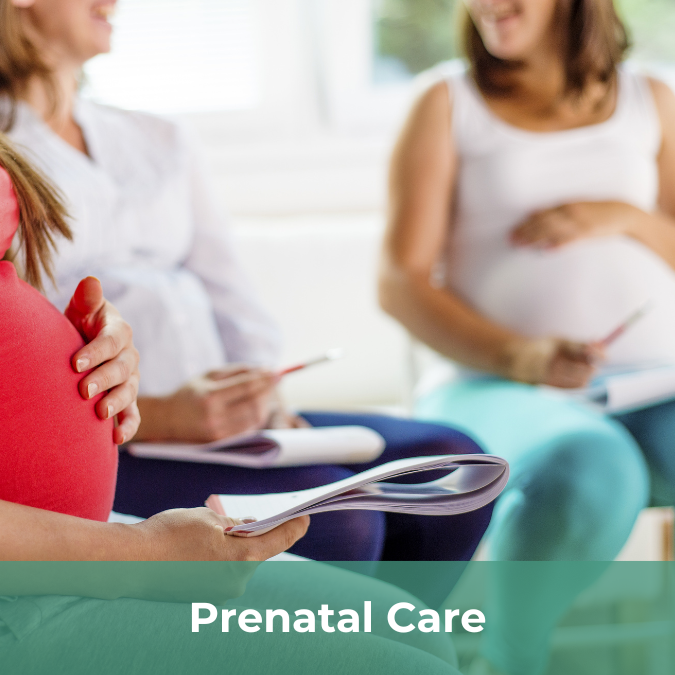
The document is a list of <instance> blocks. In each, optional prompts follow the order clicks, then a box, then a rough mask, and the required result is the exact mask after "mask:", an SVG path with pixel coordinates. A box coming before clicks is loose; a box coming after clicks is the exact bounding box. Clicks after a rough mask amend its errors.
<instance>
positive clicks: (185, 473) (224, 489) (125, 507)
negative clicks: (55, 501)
mask: <svg viewBox="0 0 675 675" xmlns="http://www.w3.org/2000/svg"><path fill="white" fill-rule="evenodd" d="M353 473H354V472H353V471H350V470H349V469H348V468H345V467H340V466H328V465H316V466H306V467H293V468H280V469H246V468H242V467H237V466H224V465H222V464H199V463H196V462H174V461H170V460H159V459H144V458H139V457H132V456H131V455H129V454H128V453H125V452H122V453H120V461H119V469H118V474H117V490H116V493H115V506H114V510H115V511H117V512H119V513H129V514H132V515H135V516H140V517H142V518H149V517H150V516H152V515H153V514H155V513H158V512H159V511H164V510H166V509H172V508H193V507H196V506H203V505H204V501H205V500H206V499H207V498H208V497H209V495H211V494H265V493H271V492H292V491H295V490H306V489H309V488H313V487H318V486H320V485H326V484H327V483H332V482H334V481H337V480H342V479H343V478H348V477H349V476H352V475H353Z"/></svg>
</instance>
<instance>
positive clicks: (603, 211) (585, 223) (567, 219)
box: [511, 202, 641, 249]
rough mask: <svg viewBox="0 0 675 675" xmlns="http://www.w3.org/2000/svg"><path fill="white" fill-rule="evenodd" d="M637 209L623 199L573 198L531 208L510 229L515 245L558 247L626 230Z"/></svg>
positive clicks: (626, 231) (637, 214) (633, 222)
mask: <svg viewBox="0 0 675 675" xmlns="http://www.w3.org/2000/svg"><path fill="white" fill-rule="evenodd" d="M640 213H641V212H640V210H639V209H638V208H636V207H635V206H631V205H630V204H625V203H623V202H576V203H572V204H563V205H562V206H557V207H555V208H551V209H544V210H542V211H535V212H534V213H533V214H532V215H530V216H529V218H527V219H526V220H525V221H523V222H522V223H521V224H520V225H518V226H517V227H516V228H515V229H514V230H513V231H512V232H511V242H512V243H513V244H515V245H516V246H533V247H535V248H540V249H552V248H558V247H560V246H563V245H565V244H569V243H571V242H573V241H576V240H578V239H585V238H590V237H607V236H612V235H616V234H627V233H629V232H630V231H631V229H632V228H633V226H634V225H635V223H636V222H637V220H638V219H639V217H640Z"/></svg>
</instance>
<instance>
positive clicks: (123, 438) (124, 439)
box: [118, 434, 127, 445]
mask: <svg viewBox="0 0 675 675" xmlns="http://www.w3.org/2000/svg"><path fill="white" fill-rule="evenodd" d="M126 440H127V437H126V436H125V435H124V434H122V438H120V442H119V443H118V445H124V442H125V441H126Z"/></svg>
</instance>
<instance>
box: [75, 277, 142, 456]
mask: <svg viewBox="0 0 675 675" xmlns="http://www.w3.org/2000/svg"><path fill="white" fill-rule="evenodd" d="M65 315H66V318H68V320H69V321H70V322H71V323H72V324H73V326H75V328H77V330H78V331H79V333H80V335H81V336H82V337H83V338H84V340H85V341H86V342H87V343H88V344H87V345H86V346H85V347H83V348H82V349H80V351H78V352H77V353H76V354H75V356H73V359H72V364H73V368H74V369H75V371H76V372H78V373H83V372H85V371H90V372H89V373H87V375H86V377H84V378H82V380H81V381H80V384H79V389H80V394H81V396H82V397H83V398H85V399H91V398H94V397H95V396H97V395H98V394H100V393H101V392H105V391H107V392H108V393H107V394H106V395H105V396H104V397H103V398H102V399H101V400H100V401H98V402H97V403H96V414H97V415H98V416H99V417H100V418H101V419H109V418H111V417H114V416H115V415H116V416H117V421H118V426H117V427H116V428H115V429H114V431H113V440H114V442H115V443H117V444H121V443H124V442H126V441H128V440H130V439H131V438H132V437H133V436H134V435H135V434H136V431H137V430H138V426H139V424H140V421H141V418H140V414H139V412H138V406H137V405H136V397H137V395H138V383H139V379H140V374H139V372H138V361H139V355H138V351H137V350H136V348H135V347H134V343H133V339H132V331H131V327H130V326H129V324H128V323H126V321H124V320H123V319H122V317H121V316H120V313H119V312H118V311H117V310H116V309H115V307H114V306H113V305H111V304H110V303H109V302H108V301H107V300H106V299H105V298H104V297H103V289H102V288H101V283H100V282H99V280H98V279H96V278H94V277H87V278H86V279H83V280H82V281H80V283H79V285H78V287H77V289H76V290H75V293H74V295H73V297H72V299H71V301H70V303H69V304H68V307H67V308H66V311H65Z"/></svg>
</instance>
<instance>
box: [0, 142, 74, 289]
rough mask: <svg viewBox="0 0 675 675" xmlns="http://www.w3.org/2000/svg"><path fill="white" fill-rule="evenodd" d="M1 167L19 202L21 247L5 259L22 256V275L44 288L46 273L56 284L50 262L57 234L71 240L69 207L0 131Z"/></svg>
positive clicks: (30, 282)
mask: <svg viewBox="0 0 675 675" xmlns="http://www.w3.org/2000/svg"><path fill="white" fill-rule="evenodd" d="M0 166H1V167H3V168H4V169H5V170H6V171H7V173H8V174H9V177H10V179H11V181H12V184H13V186H14V193H15V194H16V199H17V201H18V203H19V230H18V233H19V247H18V250H16V251H10V252H8V253H7V254H6V255H5V259H6V260H11V261H12V262H17V261H18V259H19V257H20V259H21V263H20V265H19V267H20V271H21V272H22V275H23V276H24V278H25V279H26V281H27V282H28V283H29V284H31V286H34V287H35V288H37V289H38V290H40V291H41V290H43V284H42V274H43V273H44V274H46V275H47V277H48V278H49V279H50V281H51V282H52V283H55V282H54V275H53V272H52V264H51V261H52V253H53V251H54V250H55V249H56V243H55V237H56V236H59V235H60V236H62V237H65V238H66V239H68V240H70V239H72V233H71V231H70V228H69V227H68V224H67V223H66V209H65V207H64V206H63V202H62V201H61V198H60V195H59V194H58V192H57V190H56V189H55V188H54V187H52V185H50V183H49V181H48V180H47V179H46V178H45V177H44V176H43V175H42V174H41V173H40V172H39V171H37V170H36V169H35V168H33V167H32V166H31V165H30V164H29V163H28V162H27V161H26V160H25V159H24V158H23V157H21V155H20V154H19V153H17V151H16V150H15V149H14V148H13V147H12V145H11V143H10V142H9V141H8V140H7V138H6V136H4V135H3V134H0ZM19 253H20V254H21V255H20V256H18V254H19Z"/></svg>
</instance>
